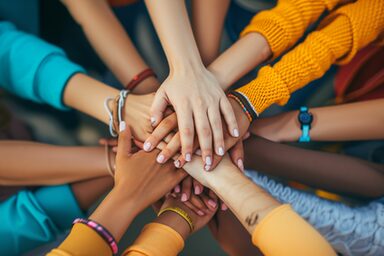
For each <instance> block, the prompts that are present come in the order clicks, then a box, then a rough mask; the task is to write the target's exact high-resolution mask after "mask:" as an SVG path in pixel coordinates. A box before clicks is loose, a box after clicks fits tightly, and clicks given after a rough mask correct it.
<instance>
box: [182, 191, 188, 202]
mask: <svg viewBox="0 0 384 256" xmlns="http://www.w3.org/2000/svg"><path fill="white" fill-rule="evenodd" d="M186 201H188V197H187V194H185V193H183V194H182V195H181V202H186Z"/></svg>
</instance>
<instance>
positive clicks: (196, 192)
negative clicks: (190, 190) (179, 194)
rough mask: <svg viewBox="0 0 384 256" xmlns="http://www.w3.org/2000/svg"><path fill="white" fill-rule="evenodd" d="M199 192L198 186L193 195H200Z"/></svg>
mask: <svg viewBox="0 0 384 256" xmlns="http://www.w3.org/2000/svg"><path fill="white" fill-rule="evenodd" d="M200 193H201V190H200V187H199V186H195V195H200Z"/></svg>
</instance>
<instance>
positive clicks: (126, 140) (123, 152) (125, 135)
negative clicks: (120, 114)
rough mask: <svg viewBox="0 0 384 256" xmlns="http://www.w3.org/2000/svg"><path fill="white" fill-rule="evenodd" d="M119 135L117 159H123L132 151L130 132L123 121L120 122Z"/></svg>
mask: <svg viewBox="0 0 384 256" xmlns="http://www.w3.org/2000/svg"><path fill="white" fill-rule="evenodd" d="M119 129H120V133H119V140H118V147H117V154H116V157H117V158H123V157H124V156H127V155H129V154H130V153H131V149H132V140H131V139H132V135H131V130H130V129H129V127H127V124H126V122H125V121H121V122H120V127H119Z"/></svg>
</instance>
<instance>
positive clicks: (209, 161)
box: [205, 156, 212, 165]
mask: <svg viewBox="0 0 384 256" xmlns="http://www.w3.org/2000/svg"><path fill="white" fill-rule="evenodd" d="M205 164H206V165H212V158H211V157H210V156H207V157H205Z"/></svg>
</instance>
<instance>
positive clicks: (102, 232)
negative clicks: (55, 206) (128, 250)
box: [72, 218, 119, 255]
mask: <svg viewBox="0 0 384 256" xmlns="http://www.w3.org/2000/svg"><path fill="white" fill-rule="evenodd" d="M77 223H81V224H84V225H86V226H88V227H90V228H91V229H93V230H94V231H96V233H97V234H99V236H101V237H102V238H103V239H104V241H105V242H107V244H108V245H109V246H110V247H111V250H112V253H113V254H114V255H115V254H117V252H118V250H119V248H118V247H117V243H116V240H115V238H113V236H112V234H111V233H109V231H108V230H107V229H106V228H104V227H103V226H102V225H100V224H98V223H97V222H95V221H93V220H87V219H82V218H77V219H75V220H74V221H73V223H72V224H73V225H74V224H77Z"/></svg>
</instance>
